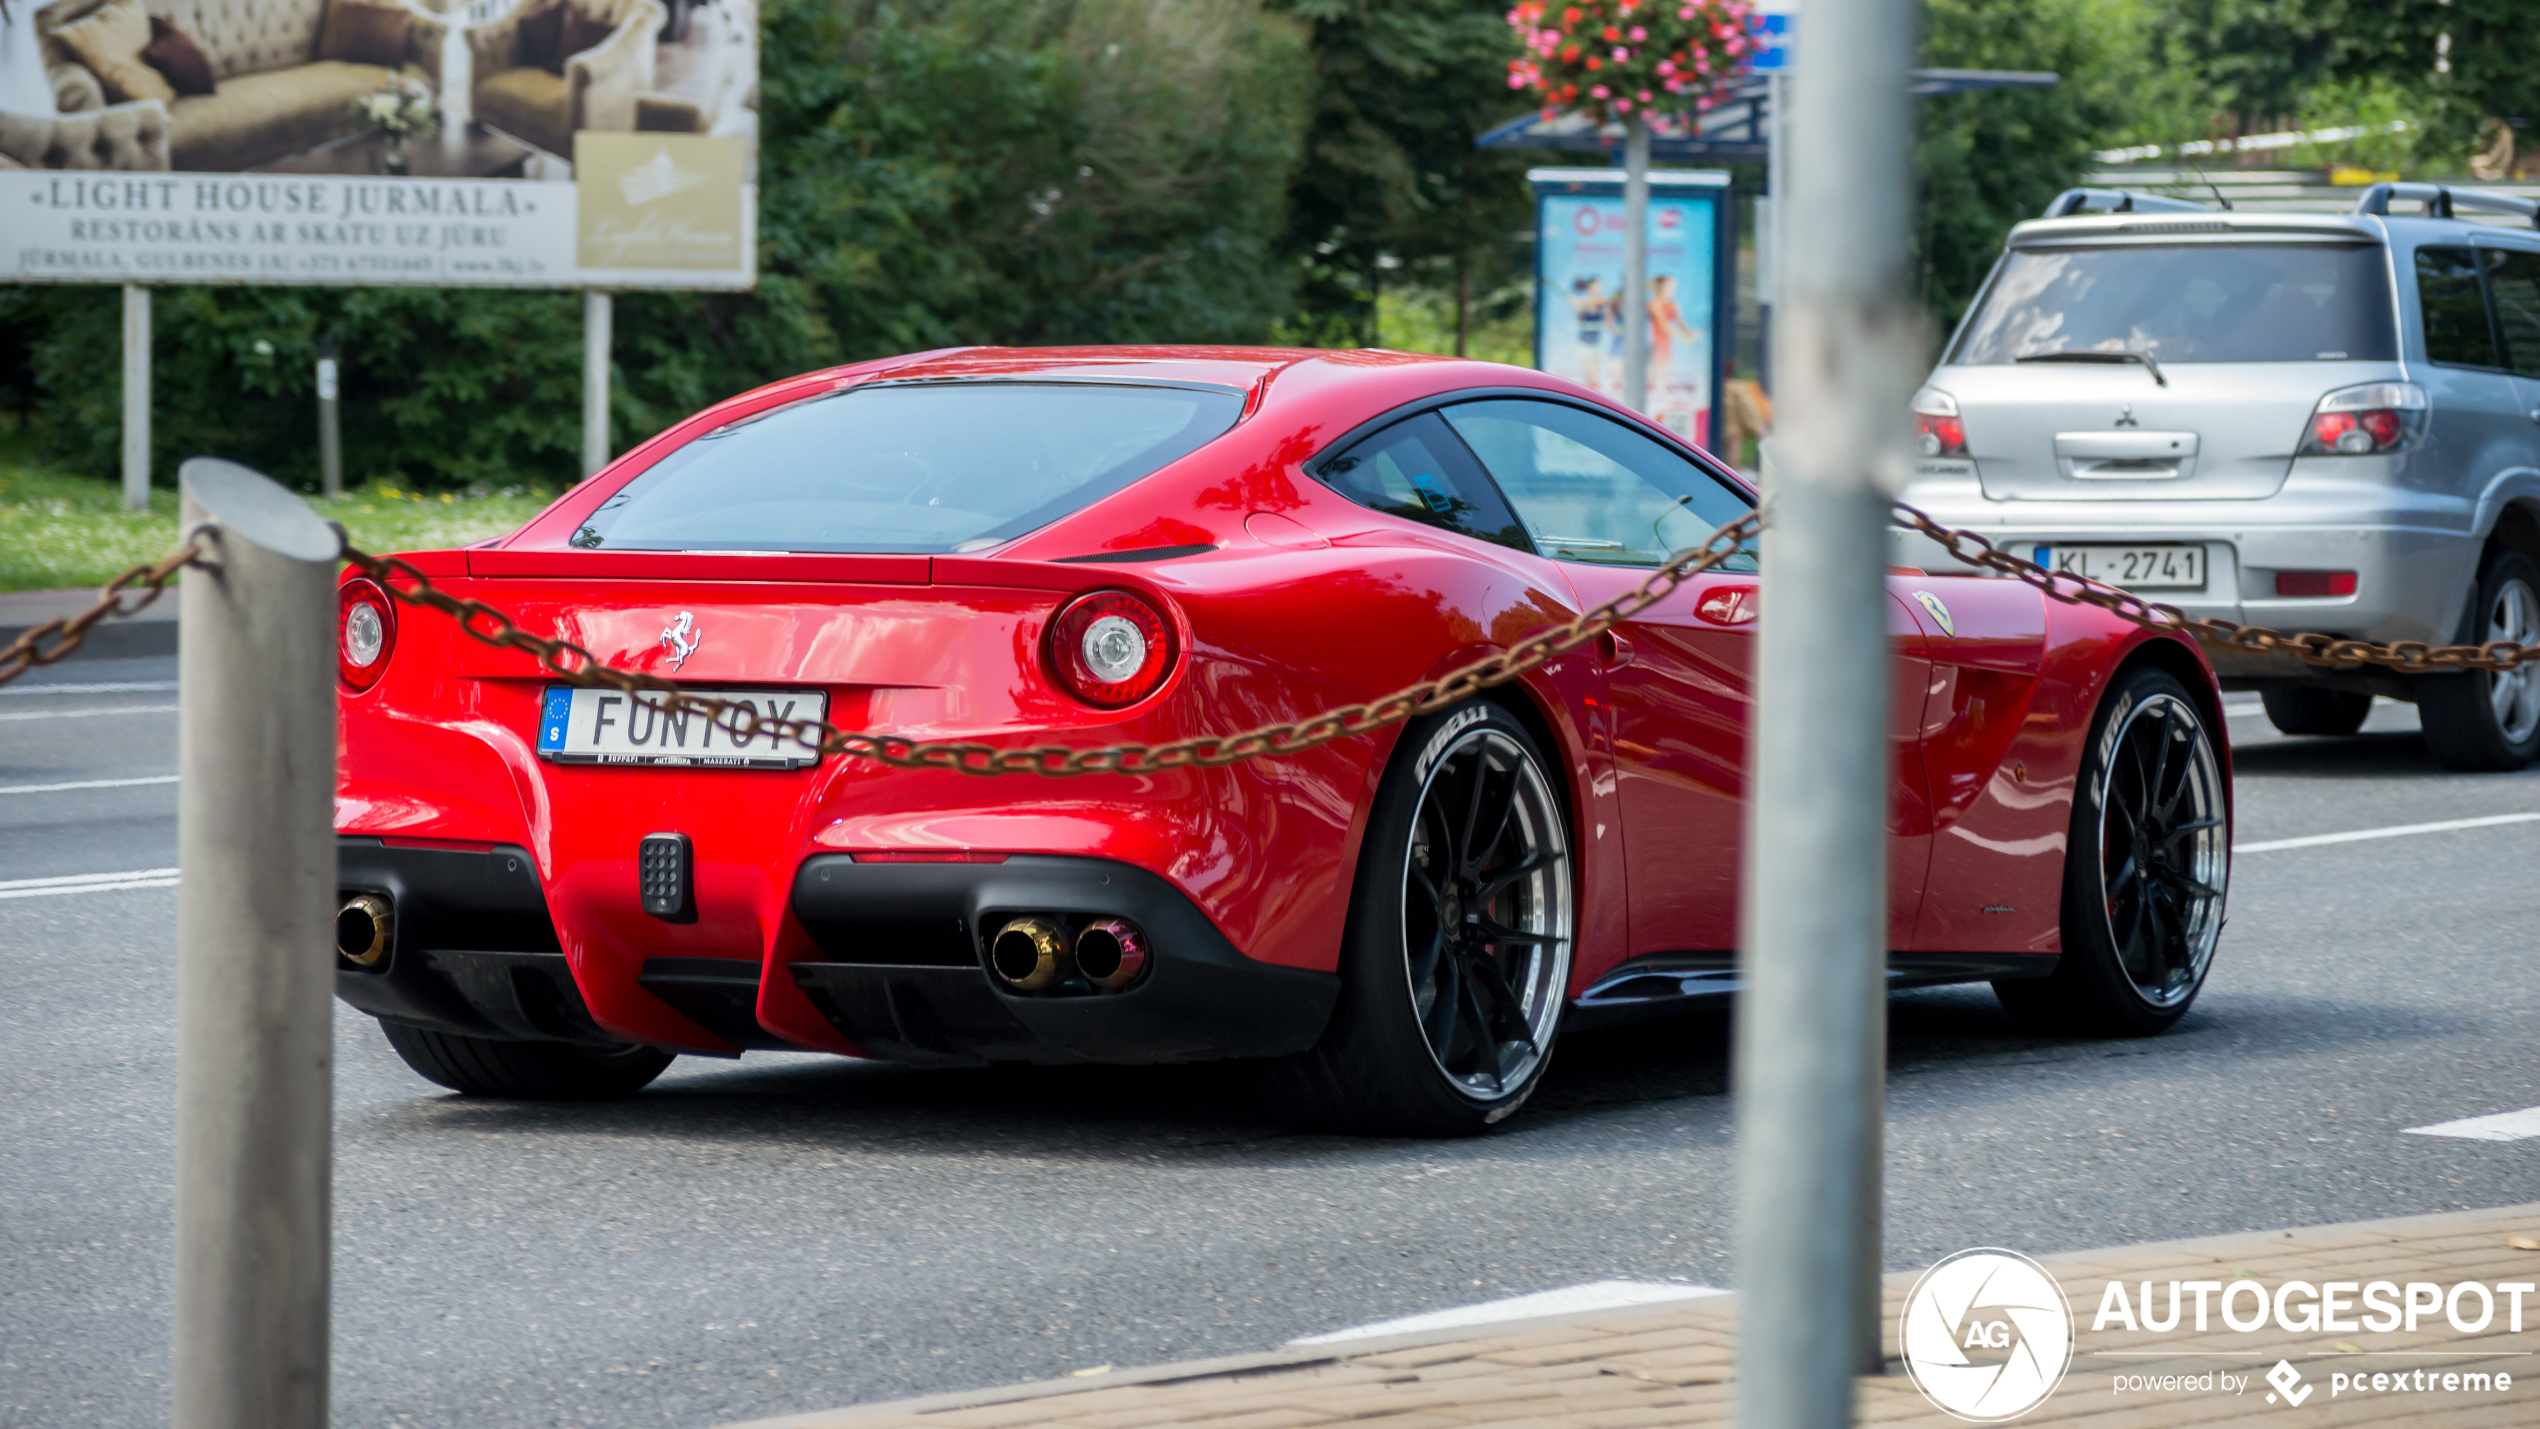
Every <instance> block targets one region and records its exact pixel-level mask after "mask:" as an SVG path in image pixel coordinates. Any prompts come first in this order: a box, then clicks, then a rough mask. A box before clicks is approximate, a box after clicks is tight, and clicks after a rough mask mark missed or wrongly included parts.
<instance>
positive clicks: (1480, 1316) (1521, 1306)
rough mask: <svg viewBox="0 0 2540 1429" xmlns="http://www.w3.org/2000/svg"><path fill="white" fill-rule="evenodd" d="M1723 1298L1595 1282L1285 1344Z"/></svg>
mask: <svg viewBox="0 0 2540 1429" xmlns="http://www.w3.org/2000/svg"><path fill="white" fill-rule="evenodd" d="M1728 1293H1729V1292H1727V1291H1725V1290H1721V1289H1718V1288H1716V1287H1713V1286H1709V1285H1681V1284H1671V1283H1667V1282H1663V1281H1650V1280H1598V1281H1592V1282H1590V1283H1588V1284H1586V1285H1570V1286H1565V1287H1563V1288H1562V1289H1559V1290H1538V1291H1536V1292H1535V1293H1534V1294H1532V1295H1513V1296H1510V1297H1509V1298H1508V1299H1505V1300H1486V1301H1483V1302H1482V1303H1481V1304H1479V1305H1459V1306H1457V1307H1456V1308H1454V1309H1452V1310H1432V1311H1430V1312H1429V1313H1427V1314H1425V1315H1405V1316H1403V1317H1402V1318H1401V1319H1399V1320H1378V1321H1376V1322H1375V1323H1374V1324H1372V1325H1352V1326H1351V1327H1349V1328H1348V1329H1346V1330H1333V1331H1330V1332H1329V1333H1327V1334H1321V1335H1308V1336H1306V1337H1305V1338H1304V1339H1301V1340H1290V1341H1288V1343H1289V1344H1292V1345H1330V1344H1338V1343H1340V1342H1341V1341H1344V1340H1367V1339H1373V1338H1375V1337H1376V1336H1378V1335H1408V1334H1411V1333H1413V1332H1415V1331H1420V1330H1454V1329H1461V1328H1463V1327H1464V1326H1466V1325H1494V1324H1498V1323H1500V1322H1502V1321H1506V1320H1531V1319H1534V1318H1536V1317H1537V1316H1540V1315H1568V1314H1574V1313H1577V1312H1579V1311H1582V1310H1627V1309H1630V1308H1631V1307H1632V1306H1635V1305H1669V1304H1674V1303H1675V1302H1677V1301H1680V1300H1703V1299H1708V1298H1710V1297H1711V1296H1714V1295H1726V1294H1728Z"/></svg>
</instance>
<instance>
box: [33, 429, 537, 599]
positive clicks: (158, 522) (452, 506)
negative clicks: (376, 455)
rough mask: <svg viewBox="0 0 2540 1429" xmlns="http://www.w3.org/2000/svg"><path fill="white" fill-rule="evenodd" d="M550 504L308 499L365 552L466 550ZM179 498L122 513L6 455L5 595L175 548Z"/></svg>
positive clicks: (96, 485)
mask: <svg viewBox="0 0 2540 1429" xmlns="http://www.w3.org/2000/svg"><path fill="white" fill-rule="evenodd" d="M553 499H554V493H552V492H541V491H537V490H533V489H530V488H526V487H512V488H508V489H506V490H502V491H471V492H469V493H467V494H466V495H457V494H450V495H424V494H422V493H418V492H410V491H406V490H404V489H403V488H400V487H396V486H391V485H386V484H379V483H374V484H372V485H370V486H365V487H361V488H359V489H357V490H355V491H352V492H350V493H348V494H346V495H345V496H343V497H341V498H340V499H338V500H335V501H328V500H326V499H324V498H323V497H311V498H309V505H310V506H311V507H312V508H313V509H315V510H316V512H317V513H318V515H319V516H321V517H323V518H325V519H326V520H329V521H341V522H343V523H344V529H345V530H346V531H348V532H350V533H351V534H352V538H353V544H354V545H357V546H359V547H361V548H362V549H363V550H366V551H376V552H380V553H383V554H384V553H386V552H390V551H427V550H437V549H441V548H444V547H449V546H462V545H465V544H467V543H468V542H470V541H482V540H484V539H485V538H486V537H488V536H500V535H503V534H504V533H506V532H508V531H512V530H515V529H517V528H518V527H519V526H520V524H521V523H522V522H524V521H527V520H528V519H529V518H530V517H532V516H534V515H536V514H538V512H539V511H540V510H541V509H543V508H544V507H545V506H546V504H547V503H548V502H549V501H551V500H553ZM176 528H177V496H176V493H175V492H173V491H167V490H163V489H158V488H153V489H152V490H151V492H150V509H149V510H147V511H126V510H124V509H123V491H122V489H121V488H119V487H117V486H115V485H113V484H112V483H109V482H103V481H99V480H97V479H95V478H94V477H85V476H69V475H65V474H63V473H61V472H56V471H47V470H45V469H43V468H41V467H37V466H34V465H31V464H29V463H26V462H23V461H20V460H17V459H15V458H13V457H10V456H7V455H0V590H57V589H63V588H68V587H74V586H98V585H104V584H105V583H106V582H108V581H110V580H113V579H114V578H115V577H116V576H119V575H121V574H123V573H124V572H125V571H127V570H129V569H131V568H132V567H134V566H136V565H139V564H141V563H142V562H145V561H155V560H157V559H159V558H160V557H161V556H164V555H166V554H167V553H168V552H169V551H170V550H173V549H174V548H175V546H176V540H177V529H176Z"/></svg>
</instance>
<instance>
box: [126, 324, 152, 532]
mask: <svg viewBox="0 0 2540 1429" xmlns="http://www.w3.org/2000/svg"><path fill="white" fill-rule="evenodd" d="M123 504H124V509H125V510H127V511H140V510H143V509H145V508H147V507H148V506H149V504H150V290H149V289H148V288H145V287H143V286H141V285H140V284H139V283H126V284H124V285H123Z"/></svg>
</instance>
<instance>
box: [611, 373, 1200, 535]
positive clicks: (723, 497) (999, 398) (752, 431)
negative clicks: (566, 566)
mask: <svg viewBox="0 0 2540 1429" xmlns="http://www.w3.org/2000/svg"><path fill="white" fill-rule="evenodd" d="M1242 411H1243V397H1242V395H1241V394H1240V393H1237V392H1233V391H1226V390H1220V389H1215V388H1203V387H1166V386H1160V385H1131V384H1126V383H1122V384H1102V383H1091V382H1040V383H1034V382H941V383H925V384H917V383H912V384H909V385H907V386H891V385H882V386H872V387H853V388H849V389H847V390H846V391H844V392H837V393H833V394H831V395H829V396H825V397H815V398H811V399H809V400H807V401H802V402H796V403H794V404H792V405H790V406H785V407H779V408H776V409H775V410H773V411H770V412H765V413H762V414H760V415H758V416H755V417H745V418H743V419H742V420H740V421H737V422H734V423H732V424H730V425H728V426H724V427H718V428H716V429H715V430H714V431H711V432H708V433H706V434H705V435H704V436H701V437H699V438H697V439H696V440H694V441H692V442H690V443H688V444H687V445H686V446H683V447H681V448H679V449H678V450H677V451H674V452H672V453H671V454H670V455H668V456H666V457H663V458H662V459H661V460H660V461H658V462H655V463H654V464H653V465H652V467H651V468H650V469H648V470H646V471H644V472H643V473H642V474H640V475H638V476H637V477H636V478H635V479H634V480H633V481H630V482H628V483H626V485H625V486H623V487H621V488H619V489H618V491H617V493H616V494H615V495H613V496H611V497H609V499H608V500H606V501H604V502H602V503H600V508H599V509H598V510H596V511H594V512H592V513H591V515H590V517H589V518H588V519H586V520H585V521H584V522H583V523H582V527H581V529H580V530H577V531H575V532H574V533H573V536H572V538H571V539H572V544H574V545H576V546H581V547H584V548H586V549H607V550H612V551H880V552H909V553H931V554H941V553H945V552H954V551H977V550H984V549H986V548H987V547H989V546H994V545H998V544H1001V543H1003V542H1005V541H1008V540H1011V539H1013V538H1014V537H1016V536H1020V535H1022V534H1024V533H1025V532H1027V531H1032V530H1036V529H1038V528H1039V527H1042V526H1046V525H1048V524H1049V523H1050V522H1052V521H1055V520H1057V519H1058V518H1060V517H1062V516H1065V515H1067V514H1069V513H1070V512H1074V511H1079V510H1082V509H1083V508H1085V507H1087V506H1090V505H1092V504H1093V503H1094V502H1096V501H1099V500H1101V499H1102V498H1104V497H1106V496H1109V495H1111V494H1112V493H1113V492H1115V491H1118V490H1120V489H1121V488H1123V487H1125V486H1127V485H1129V484H1130V483H1131V482H1133V481H1136V480H1138V479H1139V478H1140V477H1143V476H1146V475H1147V474H1149V473H1151V472H1153V471H1155V470H1157V469H1158V468H1160V467H1162V466H1163V465H1164V464H1165V463H1167V462H1171V461H1174V460H1177V459H1179V458H1181V457H1184V456H1188V455H1189V454H1190V453H1192V452H1194V451H1197V450H1198V449H1199V448H1201V447H1203V446H1205V445H1207V444H1208V443H1209V442H1211V441H1213V440H1215V439H1216V438H1217V437H1219V436H1221V435H1223V434H1224V433H1225V431H1226V429H1227V428H1229V427H1232V426H1233V425H1234V424H1235V418H1236V417H1237V416H1239V415H1240V414H1241V413H1242Z"/></svg>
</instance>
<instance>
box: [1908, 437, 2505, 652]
mask: <svg viewBox="0 0 2540 1429" xmlns="http://www.w3.org/2000/svg"><path fill="white" fill-rule="evenodd" d="M2293 488H2294V484H2292V483H2288V487H2287V490H2286V491H2285V492H2283V493H2279V494H2278V495H2277V496H2275V497H2272V498H2269V499H2268V500H2266V501H2140V500H2137V501H2100V502H2078V501H1989V500H1986V499H1984V498H1983V497H1982V495H1981V494H1979V493H1976V492H1974V491H1973V490H1972V487H1971V485H1970V486H1969V487H1968V488H1967V489H1961V488H1960V486H1959V485H1957V484H1945V485H1944V484H1932V485H1924V484H1919V483H1918V484H1917V485H1915V486H1912V487H1909V488H1908V489H1907V491H1906V493H1905V496H1904V499H1905V500H1906V501H1908V502H1910V503H1912V504H1914V505H1916V506H1918V507H1921V508H1922V509H1923V510H1925V511H1928V512H1929V513H1930V514H1931V515H1932V517H1933V518H1934V519H1935V520H1938V521H1940V522H1941V523H1942V524H1944V525H1950V526H1960V527H1965V528H1968V529H1971V530H1974V531H1976V532H1978V533H1980V534H1981V535H1983V536H1984V537H1985V538H1986V539H1987V540H1990V541H1992V542H1993V543H1994V544H1995V545H1996V546H1999V547H2002V548H2004V549H2006V550H2008V551H2010V552H2011V553H2012V554H2014V555H2018V556H2023V557H2025V556H2027V555H2028V553H2029V549H2030V548H2031V547H2033V546H2036V545H2041V544H2043V545H2050V546H2051V545H2071V544H2076V543H2115V544H2132V543H2164V544H2166V543H2181V544H2190V545H2199V546H2202V547H2204V549H2205V552H2206V570H2207V575H2206V581H2205V586H2204V588H2203V589H2201V590H2146V591H2144V592H2142V594H2143V596H2144V598H2145V599H2147V600H2155V601H2160V602H2162V603H2164V604H2169V605H2175V606H2177V607H2178V608H2180V609H2181V610H2184V611H2186V612H2187V613H2188V614H2189V615H2191V616H2198V617H2204V618H2208V619H2219V620H2229V621H2235V622H2238V623H2241V624H2245V625H2264V626H2271V627H2273V628H2275V629H2278V630H2287V631H2304V630H2316V631H2322V632H2325V633H2328V634H2331V635H2340V636H2352V637H2358V638H2361V639H2366V640H2380V641H2394V640H2422V641H2427V642H2431V643H2442V642H2445V641H2448V640H2450V639H2451V638H2452V637H2453V635H2454V633H2455V632H2456V630H2457V629H2458V625H2459V620H2460V615H2461V610H2462V608H2463V602H2464V600H2465V599H2466V598H2467V595H2468V591H2469V586H2470V581H2471V579H2472V577H2474V576H2475V575H2476V573H2477V569H2478V557H2479V552H2480V550H2481V548H2482V545H2483V543H2482V542H2481V541H2480V539H2479V538H2478V537H2476V536H2474V535H2471V534H2469V532H2468V530H2467V516H2468V513H2467V511H2466V510H2465V509H2464V510H2462V511H2460V512H2458V513H2457V516H2458V519H2459V521H2460V525H2459V527H2458V528H2454V527H2453V526H2452V525H2451V524H2450V520H2451V518H2452V517H2453V516H2454V514H2455V513H2452V512H2450V511H2439V512H2438V511H2433V510H2424V509H2403V510H2391V509H2386V507H2381V506H2376V505H2375V503H2373V502H2372V501H2369V500H2365V499H2363V498H2364V497H2365V496H2367V495H2369V494H2371V493H2370V492H2369V491H2364V492H2350V493H2344V494H2348V495H2351V496H2353V497H2354V498H2355V499H2354V500H2352V501H2350V502H2342V503H2341V502H2332V501H2329V500H2326V499H2324V495H2325V494H2324V493H2301V492H2297V491H2296V490H2294V489H2293ZM2306 495H2307V496H2309V497H2310V498H2311V499H2303V498H2304V497H2305V496H2306ZM1890 559H1892V560H1893V561H1895V562H1896V563H1897V564H1900V565H1908V566H1918V567H1922V568H1924V569H1929V570H1952V569H1957V567H1955V566H1954V565H1953V564H1952V563H1951V562H1950V560H1949V558H1948V556H1947V555H1946V554H1945V553H1944V552H1943V551H1942V550H1941V549H1940V548H1939V547H1938V546H1937V545H1936V544H1934V543H1933V542H1931V541H1930V540H1928V539H1926V538H1924V537H1922V536H1919V535H1915V534H1912V533H1910V532H1906V531H1902V530H1899V531H1896V532H1893V533H1892V553H1891V557H1890ZM2279 571H2352V572H2354V573H2355V576H2356V583H2355V594H2353V595H2351V596H2342V597H2333V598H2321V599H2295V598H2287V597H2281V596H2278V595H2277V594H2276V593H2275V585H2276V574H2277V573H2278V572H2279ZM2207 654H2208V655H2209V656H2210V657H2211V658H2212V659H2213V662H2214V669H2215V672H2216V673H2217V674H2219V675H2221V676H2223V677H2225V678H2227V679H2232V678H2267V677H2301V676H2304V675H2307V674H2312V673H2315V672H2312V671H2310V670H2309V667H2307V666H2304V665H2303V664H2302V663H2301V662H2300V661H2299V660H2296V659H2294V658H2293V657H2291V656H2266V655H2257V656H2252V655H2244V654H2237V653H2234V652H2231V651H2217V650H2212V649H2210V648H2209V649H2208V651H2207Z"/></svg>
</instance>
